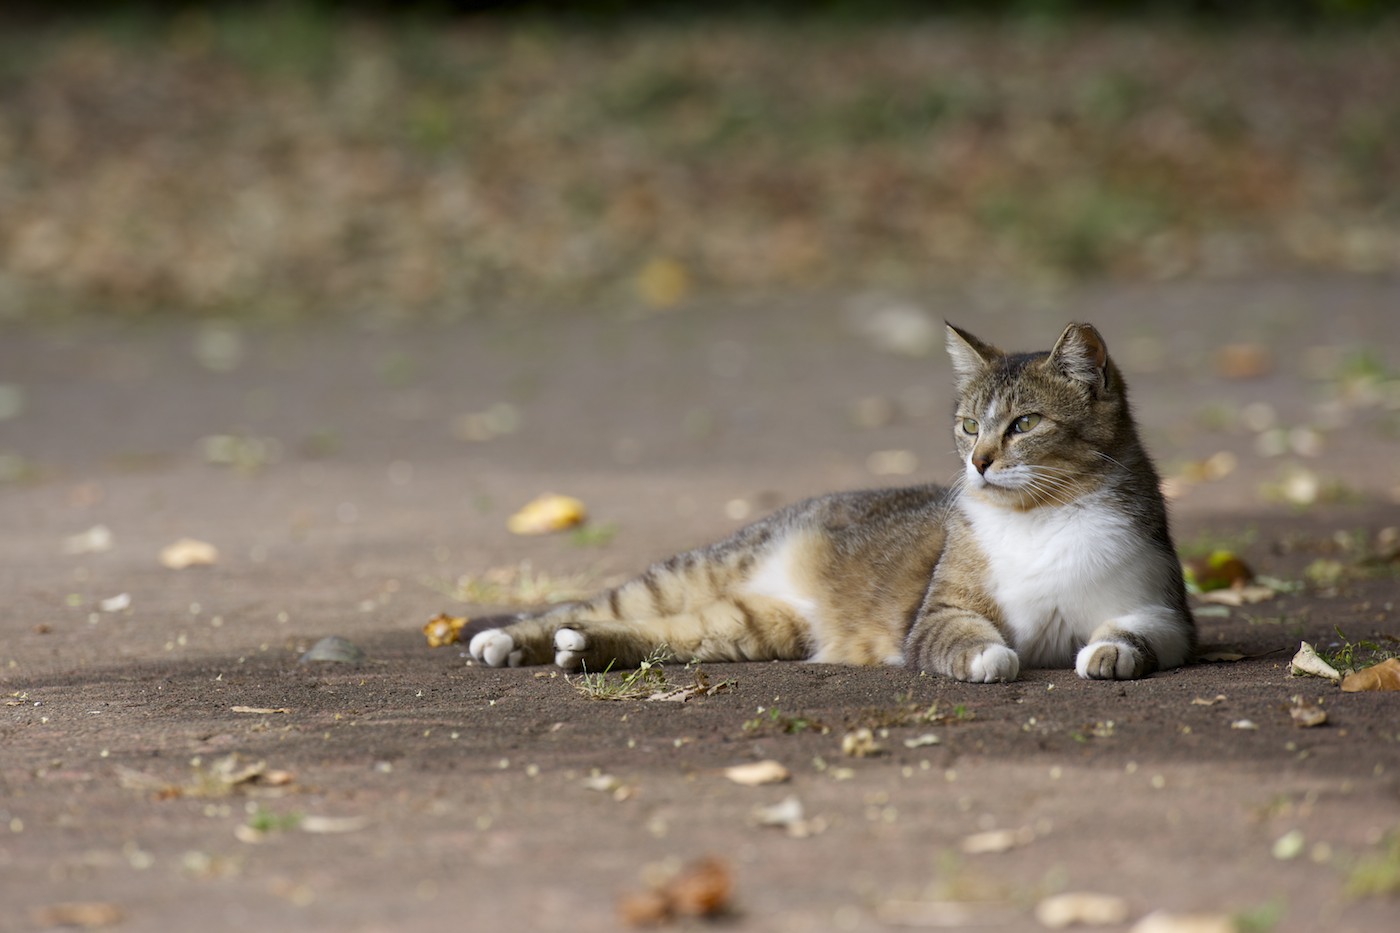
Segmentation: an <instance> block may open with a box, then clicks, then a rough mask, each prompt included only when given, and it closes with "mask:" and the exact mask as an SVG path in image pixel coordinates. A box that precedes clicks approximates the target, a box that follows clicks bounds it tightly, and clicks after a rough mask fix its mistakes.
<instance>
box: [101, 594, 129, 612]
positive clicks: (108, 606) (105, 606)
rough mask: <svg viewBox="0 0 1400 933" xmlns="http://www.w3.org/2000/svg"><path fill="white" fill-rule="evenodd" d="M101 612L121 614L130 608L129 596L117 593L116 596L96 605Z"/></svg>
mask: <svg viewBox="0 0 1400 933" xmlns="http://www.w3.org/2000/svg"><path fill="white" fill-rule="evenodd" d="M97 607H98V608H99V609H101V610H102V611H103V612H121V611H122V610H124V609H130V608H131V594H130V593H118V594H117V595H116V596H111V597H108V598H107V599H104V600H102V601H101V602H99V603H98V604H97Z"/></svg>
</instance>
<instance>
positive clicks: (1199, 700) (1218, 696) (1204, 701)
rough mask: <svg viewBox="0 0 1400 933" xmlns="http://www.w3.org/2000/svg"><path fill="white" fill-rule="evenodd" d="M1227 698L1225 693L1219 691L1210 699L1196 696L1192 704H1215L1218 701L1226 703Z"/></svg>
mask: <svg viewBox="0 0 1400 933" xmlns="http://www.w3.org/2000/svg"><path fill="white" fill-rule="evenodd" d="M1225 699H1226V697H1225V694H1223V693H1217V694H1216V695H1215V696H1214V697H1212V698H1211V699H1209V700H1208V699H1206V698H1205V697H1196V698H1195V699H1194V700H1192V701H1191V705H1192V706H1214V705H1215V704H1217V703H1224V702H1225Z"/></svg>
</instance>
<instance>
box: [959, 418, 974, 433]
mask: <svg viewBox="0 0 1400 933" xmlns="http://www.w3.org/2000/svg"><path fill="white" fill-rule="evenodd" d="M962 429H963V433H964V434H976V433H977V419H976V418H964V419H963V420H962Z"/></svg>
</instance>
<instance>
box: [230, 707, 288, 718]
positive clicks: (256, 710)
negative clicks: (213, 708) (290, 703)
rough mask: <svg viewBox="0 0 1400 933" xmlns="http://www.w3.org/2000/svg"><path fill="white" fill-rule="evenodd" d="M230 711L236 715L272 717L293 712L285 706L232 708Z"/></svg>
mask: <svg viewBox="0 0 1400 933" xmlns="http://www.w3.org/2000/svg"><path fill="white" fill-rule="evenodd" d="M229 710H230V711H231V712H235V713H252V714H254V715H258V716H270V715H272V714H273V713H290V712H291V710H290V709H288V708H287V707H285V706H278V707H271V706H230V707H229Z"/></svg>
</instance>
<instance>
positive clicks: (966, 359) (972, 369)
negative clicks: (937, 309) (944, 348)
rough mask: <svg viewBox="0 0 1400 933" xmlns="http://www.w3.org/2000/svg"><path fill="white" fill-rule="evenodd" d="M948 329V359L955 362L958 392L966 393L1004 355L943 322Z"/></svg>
mask: <svg viewBox="0 0 1400 933" xmlns="http://www.w3.org/2000/svg"><path fill="white" fill-rule="evenodd" d="M943 323H944V324H945V325H946V326H947V328H948V333H947V339H948V357H949V358H950V359H951V360H952V361H953V373H954V375H955V376H956V377H957V383H958V392H960V393H961V392H966V391H967V387H968V385H969V384H970V383H971V382H972V380H974V379H976V378H977V377H978V376H979V375H981V374H982V371H983V370H985V369H986V368H987V366H988V364H990V363H991V362H992V360H994V359H996V358H998V357H1000V356H1001V355H1002V353H1001V351H1000V350H998V349H997V348H996V347H994V346H992V345H990V344H986V343H983V342H982V341H980V340H978V339H977V338H976V337H974V336H972V335H971V334H969V333H968V332H967V331H965V330H961V329H959V328H957V327H954V326H953V325H952V324H949V323H948V322H947V321H944V322H943Z"/></svg>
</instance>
